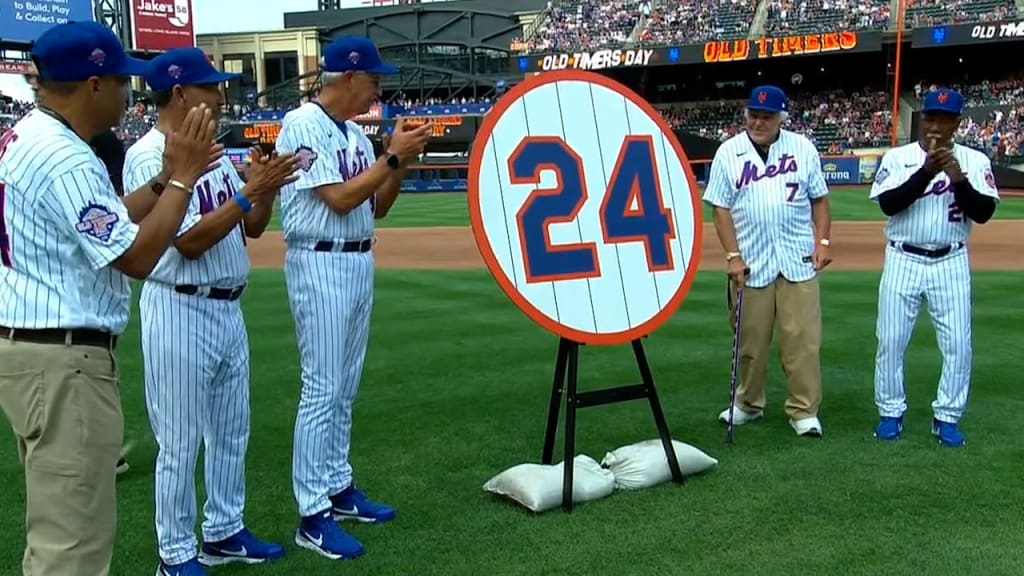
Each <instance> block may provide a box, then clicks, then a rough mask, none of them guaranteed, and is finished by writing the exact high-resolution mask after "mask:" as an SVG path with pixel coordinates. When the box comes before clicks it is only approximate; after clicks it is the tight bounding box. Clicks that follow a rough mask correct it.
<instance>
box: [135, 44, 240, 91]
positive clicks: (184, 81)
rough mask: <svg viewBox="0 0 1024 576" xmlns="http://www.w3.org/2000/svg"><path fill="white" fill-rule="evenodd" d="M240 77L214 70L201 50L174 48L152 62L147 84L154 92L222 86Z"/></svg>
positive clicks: (147, 75)
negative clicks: (186, 87) (177, 86)
mask: <svg viewBox="0 0 1024 576" xmlns="http://www.w3.org/2000/svg"><path fill="white" fill-rule="evenodd" d="M240 76H241V74H229V73H227V72H221V71H219V70H217V69H216V68H214V67H213V64H212V63H211V62H210V59H209V58H207V57H206V53H204V52H203V51H202V50H200V49H199V48H174V49H172V50H168V51H167V52H164V53H163V54H161V55H159V56H157V57H156V58H153V59H152V60H151V61H150V63H149V73H147V74H146V84H149V87H150V88H152V89H153V90H170V89H171V88H174V87H175V86H176V85H181V86H194V85H197V84H220V83H221V82H227V81H228V80H231V79H233V78H238V77H240Z"/></svg>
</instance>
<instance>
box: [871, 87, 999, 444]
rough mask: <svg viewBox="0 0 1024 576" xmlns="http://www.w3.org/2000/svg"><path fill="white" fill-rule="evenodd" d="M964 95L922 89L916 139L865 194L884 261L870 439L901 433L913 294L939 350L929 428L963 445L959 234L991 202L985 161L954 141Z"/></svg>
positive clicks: (963, 302)
mask: <svg viewBox="0 0 1024 576" xmlns="http://www.w3.org/2000/svg"><path fill="white" fill-rule="evenodd" d="M962 111H963V96H961V95H960V93H959V92H956V91H955V90H948V89H940V90H933V91H930V92H928V93H927V94H925V96H924V103H923V106H922V108H921V121H920V134H919V135H918V136H919V137H918V141H916V142H911V143H910V144H905V145H903V146H899V147H896V148H893V149H891V150H889V151H887V152H886V153H885V155H884V156H882V161H881V162H880V166H879V170H878V173H877V174H876V175H875V183H874V185H873V186H872V187H871V194H870V198H871V199H872V200H874V201H875V202H877V203H878V205H879V207H880V208H881V209H882V212H883V213H884V214H885V215H886V216H888V217H889V221H888V222H887V223H886V238H887V239H888V243H887V245H886V248H885V265H884V266H883V268H882V278H881V281H880V282H879V286H878V324H877V336H878V351H877V353H876V357H875V404H876V405H877V406H878V411H879V422H878V425H877V426H876V428H875V436H876V437H877V438H879V439H880V440H896V439H898V438H899V437H900V435H901V434H902V433H903V414H904V412H906V410H907V397H906V393H905V390H904V387H903V354H904V353H905V352H906V349H907V344H909V343H910V336H911V334H912V333H913V331H914V324H915V323H916V321H917V315H918V312H919V311H920V307H921V300H922V298H923V299H925V300H927V302H928V312H929V314H930V315H931V317H932V323H933V324H934V325H935V331H936V335H937V338H938V343H939V350H940V351H941V352H942V376H941V377H940V378H939V386H938V394H937V396H936V398H935V400H934V402H933V403H932V406H931V408H932V412H933V419H932V434H934V435H935V436H937V437H938V441H939V443H941V444H942V445H944V446H953V447H957V446H963V445H964V444H965V442H966V441H965V439H964V435H963V433H962V432H961V431H960V428H959V426H958V423H959V421H960V418H961V416H963V413H964V410H965V409H966V407H967V395H968V392H969V390H970V386H971V353H972V350H971V270H970V263H969V262H968V258H967V237H968V236H969V235H970V233H971V227H972V224H973V223H974V222H977V223H979V224H984V223H985V222H988V220H989V219H990V218H991V217H992V214H993V213H995V210H996V205H997V204H998V202H999V192H998V190H997V189H996V180H995V176H994V175H993V174H992V164H991V162H990V161H989V159H988V157H986V156H985V154H983V153H982V152H979V151H977V150H973V149H971V148H968V147H966V146H961V145H959V144H956V143H954V142H953V135H954V134H955V133H956V129H957V126H959V124H960V118H961V113H962Z"/></svg>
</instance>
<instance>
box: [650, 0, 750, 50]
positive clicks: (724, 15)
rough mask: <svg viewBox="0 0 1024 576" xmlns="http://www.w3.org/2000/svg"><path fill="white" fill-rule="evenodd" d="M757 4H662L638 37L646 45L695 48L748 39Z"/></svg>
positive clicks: (698, 0)
mask: <svg viewBox="0 0 1024 576" xmlns="http://www.w3.org/2000/svg"><path fill="white" fill-rule="evenodd" d="M756 8H757V0H703V1H702V0H676V1H673V0H662V1H661V2H660V3H659V4H658V5H656V6H655V7H654V8H653V9H652V10H651V14H650V16H649V17H648V18H647V19H646V22H645V23H644V28H643V30H642V31H641V32H640V34H639V38H640V40H641V41H643V42H644V43H647V44H692V43H697V42H704V41H707V40H725V39H731V38H743V37H746V35H747V32H748V31H749V30H750V25H751V22H752V21H753V19H754V10H755V9H756Z"/></svg>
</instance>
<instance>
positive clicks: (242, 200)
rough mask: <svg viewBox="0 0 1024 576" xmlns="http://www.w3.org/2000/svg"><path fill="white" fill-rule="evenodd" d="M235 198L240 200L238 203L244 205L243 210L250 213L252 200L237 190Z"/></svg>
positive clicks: (237, 200) (236, 200)
mask: <svg viewBox="0 0 1024 576" xmlns="http://www.w3.org/2000/svg"><path fill="white" fill-rule="evenodd" d="M234 198H235V202H238V205H239V206H241V207H242V212H245V213H246V214H248V213H249V210H252V202H249V200H248V199H246V197H245V196H243V195H242V193H241V192H235V196H234Z"/></svg>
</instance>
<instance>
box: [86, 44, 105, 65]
mask: <svg viewBox="0 0 1024 576" xmlns="http://www.w3.org/2000/svg"><path fill="white" fill-rule="evenodd" d="M106 59H107V53H106V52H104V51H103V50H100V49H99V48H97V49H95V50H93V51H92V54H89V62H92V63H93V64H95V65H97V66H103V62H104V61H106Z"/></svg>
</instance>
